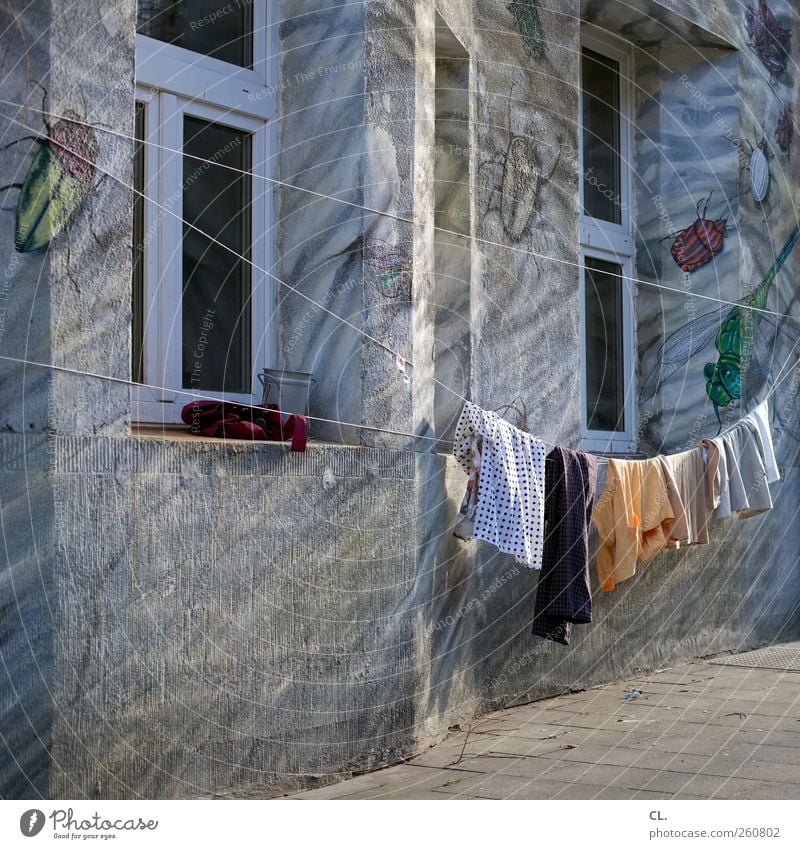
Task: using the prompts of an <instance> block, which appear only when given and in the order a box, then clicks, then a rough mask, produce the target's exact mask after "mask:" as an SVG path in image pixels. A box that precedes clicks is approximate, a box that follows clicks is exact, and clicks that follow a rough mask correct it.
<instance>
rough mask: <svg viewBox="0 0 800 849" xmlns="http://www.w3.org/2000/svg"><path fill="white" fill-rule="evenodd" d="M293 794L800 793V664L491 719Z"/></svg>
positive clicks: (685, 671) (699, 669) (670, 673)
mask: <svg viewBox="0 0 800 849" xmlns="http://www.w3.org/2000/svg"><path fill="white" fill-rule="evenodd" d="M782 649H784V652H783V654H782V655H779V656H780V657H784V658H785V657H786V656H787V655H786V651H788V652H789V653H790V654H791V652H792V651H794V652H795V653H796V654H797V655H798V657H800V643H794V644H786V645H785V646H783V647H782ZM753 656H754V657H756V656H755V655H753ZM745 657H746V656H745V655H740V656H738V657H737V659H736V662H741V661H740V660H739V658H745ZM721 660H724V659H721ZM753 662H760V661H759V660H758V659H756V660H755V661H753ZM630 689H635V690H639V691H641V696H639V697H637V698H634V699H633V700H631V701H625V700H624V695H625V693H626V692H627V691H629V690H630ZM290 798H292V799H440V800H446V799H800V671H786V670H781V669H767V668H748V667H745V666H732V665H719V664H718V663H717V662H714V661H713V660H712V661H710V662H707V661H696V662H693V663H688V664H685V665H683V666H679V667H675V668H673V669H668V670H665V671H663V672H658V673H654V674H650V675H645V676H643V677H641V678H636V679H632V680H630V681H625V682H622V683H617V684H609V685H606V686H603V687H599V688H596V689H592V690H587V691H584V692H580V693H572V694H568V695H563V696H558V697H556V698H552V699H547V700H544V701H540V702H536V703H533V704H529V705H524V706H521V707H516V708H510V709H507V710H503V711H498V712H496V713H493V714H489V715H487V716H484V717H482V718H480V719H479V720H477V721H476V723H475V724H474V725H473V726H472V728H471V729H462V730H458V731H456V732H455V733H453V734H451V735H450V736H449V737H448V738H447V739H446V740H445V741H444V742H443V743H441V744H440V745H438V746H435V747H434V748H432V749H430V750H429V751H427V752H425V753H424V754H422V755H420V756H419V757H417V758H414V759H413V760H411V761H408V762H407V763H403V764H401V765H398V766H393V767H389V768H387V769H383V770H379V771H377V772H373V773H369V774H366V775H362V776H359V777H357V778H353V779H350V780H348V781H342V782H339V783H337V784H331V785H328V786H326V787H322V788H318V789H315V790H310V791H306V792H304V793H299V794H296V795H294V796H292V797H290Z"/></svg>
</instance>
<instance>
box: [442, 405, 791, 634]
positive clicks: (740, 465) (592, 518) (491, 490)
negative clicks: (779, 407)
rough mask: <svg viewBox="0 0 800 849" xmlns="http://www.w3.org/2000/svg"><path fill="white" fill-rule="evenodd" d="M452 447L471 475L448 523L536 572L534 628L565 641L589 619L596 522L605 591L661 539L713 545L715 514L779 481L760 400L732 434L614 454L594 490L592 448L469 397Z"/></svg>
mask: <svg viewBox="0 0 800 849" xmlns="http://www.w3.org/2000/svg"><path fill="white" fill-rule="evenodd" d="M453 456H454V457H455V459H456V461H457V462H458V463H459V465H461V467H462V469H463V470H464V472H466V474H467V482H466V492H465V494H464V498H463V499H462V502H461V507H460V508H459V511H458V517H457V519H456V521H455V524H454V526H453V528H452V533H453V536H455V537H457V538H459V539H462V540H471V539H478V540H483V541H484V542H487V543H489V544H490V545H492V546H494V547H495V548H497V549H498V550H499V551H500V552H501V553H503V554H508V555H511V556H514V557H515V558H516V560H517V562H518V563H520V564H522V565H524V566H527V567H528V568H531V569H537V570H541V571H540V576H539V581H538V583H537V589H536V606H535V609H534V616H533V627H532V633H533V634H534V635H536V636H540V637H543V638H544V639H548V640H552V641H554V642H558V643H562V644H566V645H569V643H570V638H571V631H572V626H573V625H574V624H585V623H589V622H591V621H592V597H591V589H590V587H591V581H590V576H589V564H590V561H591V559H592V558H591V557H590V553H589V541H590V523H591V525H594V527H595V528H596V530H597V537H598V547H597V550H596V552H595V556H594V561H595V566H596V570H597V577H598V582H599V585H600V588H601V589H602V590H603V591H606V592H609V591H611V590H613V589H614V588H615V587H616V586H617V585H618V584H619V583H620V582H622V581H625V580H628V579H630V578H632V577H633V576H634V575H635V574H636V572H637V571H638V569H639V567H641V566H642V565H644V564H646V563H647V562H648V561H650V560H652V558H653V557H655V555H656V554H658V553H660V552H662V551H664V550H665V549H670V548H671V549H676V548H681V549H683V548H686V547H689V546H697V545H706V544H708V543H709V541H710V535H709V530H708V529H709V519H710V517H711V516H712V515H713V516H714V517H717V518H727V517H731V516H736V517H738V518H740V519H745V518H748V517H750V516H756V515H759V514H762V513H764V512H766V511H768V510H771V509H772V507H773V500H772V495H771V493H770V490H769V484H771V483H775V482H777V481H778V480H780V477H781V475H780V471H779V468H778V463H777V459H776V456H775V448H774V444H773V441H772V434H771V428H770V425H769V406H768V401H767V400H764V401H762V402H761V403H760V404H758V405H757V406H756V407H755V408H754V409H753V410H751V411H750V412H749V413H748V414H747V415H746V416H744V417H743V418H741V419H740V420H739V422H737V424H736V425H735V426H734V427H733V428H731V429H730V430H729V431H728V432H727V435H719V436H717V437H714V438H710V439H703V440H702V441H701V442H698V443H696V444H695V446H694V447H693V448H691V449H689V450H684V451H681V452H678V453H677V454H671V455H658V456H656V457H651V458H648V459H644V460H634V461H618V460H610V461H609V472H608V480H607V482H606V486H605V488H604V489H603V491H602V494H601V496H600V498H599V499H597V487H598V476H597V466H596V462H595V458H594V457H593V456H592V455H591V454H587V453H585V452H582V451H576V450H574V449H570V448H564V447H560V446H558V447H556V448H554V449H553V450H552V451H550V452H549V453H546V451H545V448H544V445H543V443H542V441H541V440H539V439H537V438H536V437H534V436H532V435H531V434H527V433H524V432H522V431H520V430H519V429H517V428H515V427H513V426H512V425H511V424H510V423H508V422H506V421H505V420H504V419H502V418H501V417H500V416H498V415H497V413H495V412H491V411H487V410H483V409H481V408H480V407H478V406H477V405H475V404H466V405H465V406H464V409H463V411H462V413H461V417H460V418H459V421H458V425H457V427H456V437H455V444H454V447H453Z"/></svg>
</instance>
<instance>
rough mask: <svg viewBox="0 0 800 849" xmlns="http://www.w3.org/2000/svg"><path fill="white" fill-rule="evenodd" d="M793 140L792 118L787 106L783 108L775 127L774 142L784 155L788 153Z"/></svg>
mask: <svg viewBox="0 0 800 849" xmlns="http://www.w3.org/2000/svg"><path fill="white" fill-rule="evenodd" d="M793 138H794V120H793V118H792V110H791V109H790V108H789V107H788V106H784V107H783V112H782V113H781V116H780V118H778V123H777V124H776V126H775V141H776V142H777V143H778V147H779V148H780V149H781V150H782V151H783V152H784V153H789V151H790V150H791V147H792V139H793Z"/></svg>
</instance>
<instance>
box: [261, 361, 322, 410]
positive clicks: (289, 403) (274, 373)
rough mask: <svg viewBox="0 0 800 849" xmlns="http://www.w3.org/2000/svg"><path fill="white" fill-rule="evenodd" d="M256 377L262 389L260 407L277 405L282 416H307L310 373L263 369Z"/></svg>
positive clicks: (311, 378) (311, 380) (311, 379)
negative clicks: (292, 414)
mask: <svg viewBox="0 0 800 849" xmlns="http://www.w3.org/2000/svg"><path fill="white" fill-rule="evenodd" d="M257 377H258V381H259V383H260V384H261V386H262V387H263V389H264V392H263V395H262V398H261V405H262V406H264V407H266V406H267V404H277V405H278V407H279V409H280V411H281V412H282V413H283V414H284V415H290V414H291V413H299V414H300V415H303V416H307V415H308V394H309V392H310V390H311V384H312V382H313V380H314V379H313V377H312V376H311V372H307V371H289V370H288V369H280V368H265V369H264V370H263V371H262V372H261V373H260V374H258V375H257Z"/></svg>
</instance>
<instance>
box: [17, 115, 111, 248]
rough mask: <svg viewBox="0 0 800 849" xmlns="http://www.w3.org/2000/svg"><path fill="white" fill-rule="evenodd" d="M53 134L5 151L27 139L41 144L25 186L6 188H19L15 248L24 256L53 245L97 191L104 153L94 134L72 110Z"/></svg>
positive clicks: (58, 124) (24, 183)
mask: <svg viewBox="0 0 800 849" xmlns="http://www.w3.org/2000/svg"><path fill="white" fill-rule="evenodd" d="M47 131H48V132H47V138H46V139H42V138H40V137H38V136H25V137H23V138H21V139H17V140H16V141H14V142H11V143H10V144H8V145H6V146H5V147H4V148H3V149H4V150H5V149H6V148H9V147H11V145H14V144H18V143H19V142H21V141H27V140H32V141H35V142H37V143H38V144H39V145H40V147H39V150H38V151H37V153H36V156H35V157H34V158H33V162H31V165H30V167H29V169H28V173H27V174H26V176H25V179H24V180H23V182H22V183H12V184H10V185H7V186H3V187H2V189H9V188H19V197H18V198H17V208H16V234H15V237H14V248H15V250H17V251H19V252H20V253H30V252H31V251H36V250H39V249H41V248H44V247H47V245H48V244H49V243H50V240H51V239H52V238H53V237H54V236H56V235H57V234H58V233H60V232H61V231H62V230H64V228H65V227H66V226H67V225H68V224H69V222H70V221H71V220H72V218H73V216H74V215H75V213H76V212H77V211H78V209H79V208H80V206H81V204H82V203H83V202H84V200H85V199H86V196H87V195H88V194H89V191H90V190H91V187H92V180H93V179H94V174H95V162H96V161H97V156H98V154H99V152H100V145H99V143H98V141H97V136H96V135H95V133H94V130H93V129H92V128H91V127H89V126H86V125H85V124H84V123H82V122H81V121H80V116H79V115H78V114H77V113H76V112H73V111H71V110H67V111H65V112H64V114H63V116H61V117H60V118H59V119H58V121H56V123H55V124H53V126H52V127H48V128H47ZM2 189H0V190H2Z"/></svg>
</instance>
